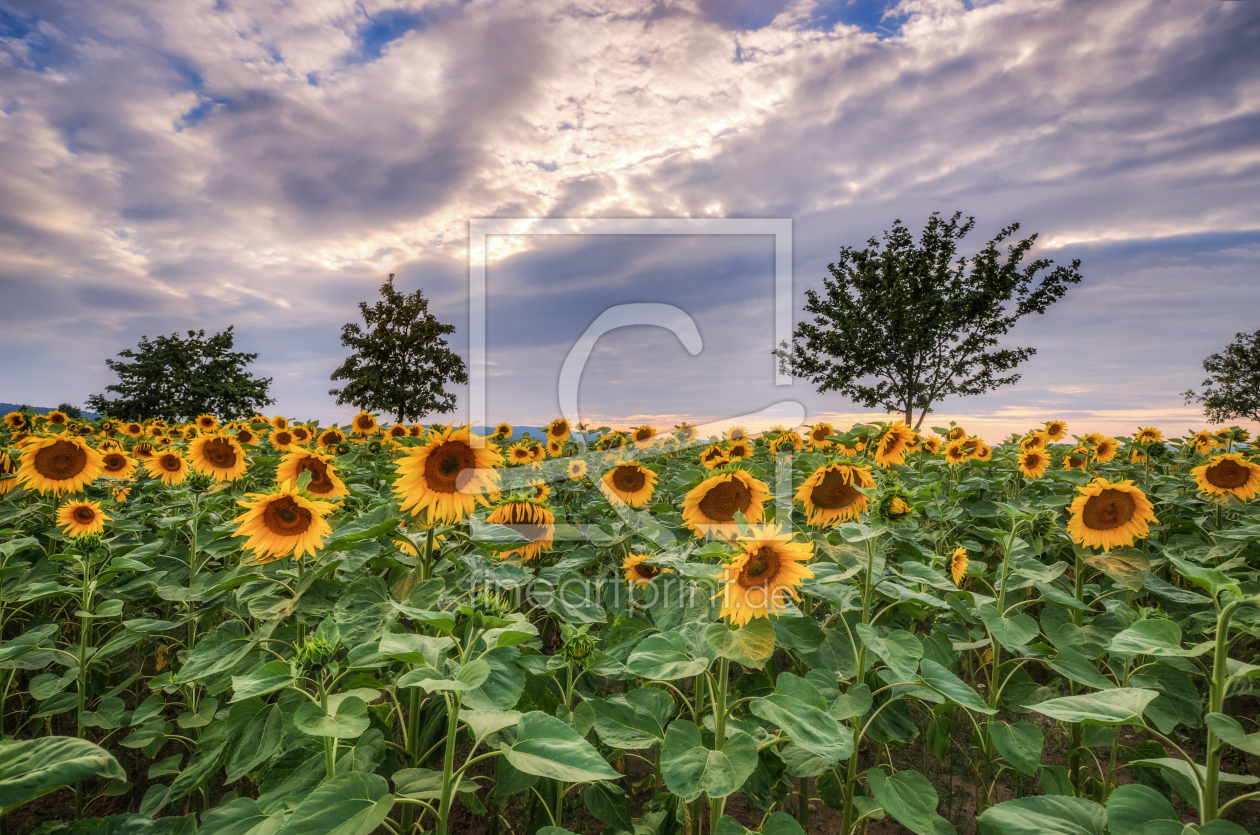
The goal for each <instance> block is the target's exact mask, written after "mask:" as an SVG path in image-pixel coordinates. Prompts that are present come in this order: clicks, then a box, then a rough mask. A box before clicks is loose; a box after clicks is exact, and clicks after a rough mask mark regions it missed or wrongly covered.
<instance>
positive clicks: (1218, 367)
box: [1182, 330, 1260, 423]
mask: <svg viewBox="0 0 1260 835" xmlns="http://www.w3.org/2000/svg"><path fill="white" fill-rule="evenodd" d="M1203 370H1204V371H1206V372H1207V374H1208V378H1207V379H1206V380H1204V381H1203V383H1202V384H1201V385H1203V387H1204V388H1203V393H1202V394H1197V393H1195V391H1194V389H1191V390H1189V391H1185V392H1182V394H1184V395H1185V398H1186V402H1187V403H1198V404H1200V405H1201V406H1203V413H1204V415H1206V417H1207V419H1208V422H1210V423H1225V422H1227V421H1231V420H1238V419H1240V418H1241V419H1243V420H1255V421H1260V330H1258V331H1256V332H1255V333H1236V334H1234V341H1233V342H1231V343H1230V344H1229V346H1228V347H1226V348H1225V350H1224V351H1222V352H1221V353H1219V354H1212V355H1211V356H1210V357H1208V358H1207V359H1205V360H1204V361H1203Z"/></svg>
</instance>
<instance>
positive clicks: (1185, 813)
mask: <svg viewBox="0 0 1260 835" xmlns="http://www.w3.org/2000/svg"><path fill="white" fill-rule="evenodd" d="M571 429H575V430H580V431H571ZM538 434H539V436H540V437H537V438H534V437H531V436H530V435H528V434H526V435H524V436H521V437H517V433H515V432H514V431H513V428H512V427H511V426H507V425H506V424H505V425H501V426H499V427H498V428H497V429H496V430H495V431H494V432H493V434H490V435H487V436H482V435H481V434H479V433H477V432H474V431H472V429H471V428H469V427H458V426H430V427H421V426H383V425H381V424H380V423H379V422H378V420H377V418H376V417H374V416H373V415H371V414H368V413H361V414H359V415H358V416H356V417H355V418H354V419H353V420H352V421H351V423H350V425H348V426H331V427H321V426H318V425H310V424H305V423H300V422H296V421H291V420H289V419H286V418H282V417H276V418H267V417H264V416H261V415H256V416H254V417H253V418H252V419H251V420H249V421H240V422H234V423H224V422H220V421H219V420H218V419H216V418H215V417H214V416H211V415H203V416H201V417H199V418H198V419H197V420H195V421H193V422H191V423H189V424H186V425H168V424H166V423H164V422H162V421H156V420H153V421H138V422H133V423H119V422H115V421H109V420H98V421H83V420H71V419H69V418H67V417H66V416H65V415H64V414H61V413H59V412H53V413H51V414H49V415H47V416H40V417H33V416H31V415H28V414H25V413H13V414H10V415H8V416H7V417H6V418H5V423H4V426H3V427H0V830H2V832H3V835H9V833H13V835H17V834H18V833H27V832H39V833H44V834H45V835H54V833H70V832H80V831H82V832H91V833H94V834H95V835H114V834H115V833H118V835H123V833H126V835H149V834H150V833H151V835H195V833H201V835H277V834H278V833H282V835H368V833H373V832H377V833H383V835H417V833H428V832H433V833H438V835H446V833H464V832H475V833H493V834H494V835H507V833H514V834H515V835H534V833H538V834H539V835H564V834H565V833H570V835H585V833H595V832H604V833H609V835H620V834H621V833H625V834H626V835H652V834H654V833H660V835H674V833H677V834H678V835H699V834H700V833H709V835H744V833H748V832H760V833H765V834H766V835H771V834H772V833H773V835H800V833H840V834H841V835H851V833H872V835H874V833H897V832H912V833H916V835H948V833H973V832H978V833H983V835H1042V833H1057V835H1106V833H1110V834H1111V835H1179V833H1191V832H1200V833H1211V834H1212V835H1242V834H1243V833H1248V832H1250V833H1255V832H1260V786H1258V785H1257V784H1260V709H1258V708H1260V698H1258V697H1260V511H1258V510H1257V508H1256V503H1255V502H1254V501H1253V500H1254V499H1255V498H1256V497H1257V496H1258V495H1260V463H1257V460H1256V458H1255V448H1254V447H1252V446H1250V445H1249V443H1248V441H1249V438H1248V435H1247V433H1246V432H1245V431H1243V430H1241V429H1238V428H1234V429H1226V430H1221V431H1216V432H1211V431H1207V430H1204V431H1201V432H1198V433H1195V434H1193V435H1190V436H1188V437H1181V438H1172V437H1167V438H1166V437H1165V436H1164V434H1163V433H1162V432H1161V431H1160V430H1159V429H1156V428H1141V429H1138V430H1137V431H1135V433H1134V434H1133V436H1132V437H1124V438H1112V437H1106V436H1104V435H1101V434H1085V435H1079V436H1078V435H1075V434H1072V433H1071V432H1070V431H1069V427H1068V426H1067V425H1066V424H1065V423H1064V422H1062V421H1058V420H1051V421H1048V422H1046V423H1044V424H1043V425H1041V426H1037V427H1034V428H1032V429H1031V430H1030V431H1029V432H1027V433H1026V434H1022V435H1015V436H1012V437H1011V438H1009V439H1008V440H1006V441H1005V442H1003V443H1001V444H999V445H996V446H990V445H989V444H988V443H986V442H985V441H984V440H982V439H980V438H978V437H974V436H972V435H970V434H969V433H968V432H966V431H965V430H964V429H963V428H961V427H959V426H955V425H952V424H951V425H950V426H947V427H939V428H935V429H932V430H930V431H924V432H923V434H919V433H918V432H915V431H913V430H911V429H910V428H909V427H907V426H906V425H905V424H902V423H892V424H885V423H871V424H866V425H857V426H853V427H852V428H850V429H848V430H847V431H846V430H843V429H841V428H838V427H833V426H830V425H827V424H825V423H820V424H816V425H813V426H805V427H799V428H798V429H796V430H792V429H789V428H783V427H776V428H774V429H771V430H769V431H767V432H764V433H761V434H759V435H758V436H757V437H752V436H751V435H750V434H749V433H748V432H747V431H745V430H743V429H741V428H739V427H736V428H733V429H731V430H729V431H727V432H725V433H723V436H722V437H716V436H715V437H707V436H705V434H704V433H703V432H701V431H700V430H698V429H697V428H696V427H692V426H687V425H683V426H677V427H674V428H673V429H672V430H660V431H658V430H657V429H655V428H653V427H651V426H641V427H636V428H634V429H629V430H625V431H613V430H610V429H608V428H606V427H601V428H599V429H591V428H587V427H580V426H579V427H572V428H571V427H570V426H569V425H568V423H567V422H566V421H564V420H563V419H561V420H557V421H555V422H553V423H552V424H551V425H550V426H548V427H546V428H545V429H543V430H539V431H538Z"/></svg>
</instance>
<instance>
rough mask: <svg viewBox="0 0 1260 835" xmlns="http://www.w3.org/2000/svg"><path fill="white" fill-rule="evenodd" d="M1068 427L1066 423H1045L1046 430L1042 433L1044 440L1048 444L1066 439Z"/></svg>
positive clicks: (1055, 421) (1060, 421) (1051, 421)
mask: <svg viewBox="0 0 1260 835" xmlns="http://www.w3.org/2000/svg"><path fill="white" fill-rule="evenodd" d="M1067 430H1068V425H1067V421H1062V420H1050V421H1046V428H1045V429H1043V430H1042V431H1043V432H1044V433H1045V436H1046V440H1047V441H1049V442H1050V443H1054V442H1055V441H1061V440H1063V439H1064V438H1066V437H1067Z"/></svg>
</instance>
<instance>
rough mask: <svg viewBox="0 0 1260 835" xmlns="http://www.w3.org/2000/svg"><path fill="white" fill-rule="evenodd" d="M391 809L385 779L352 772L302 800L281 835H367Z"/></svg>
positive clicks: (392, 805)
mask: <svg viewBox="0 0 1260 835" xmlns="http://www.w3.org/2000/svg"><path fill="white" fill-rule="evenodd" d="M393 807H394V796H393V795H392V794H390V793H389V784H388V783H386V782H385V778H383V777H378V776H377V775H375V774H363V773H361V772H355V771H352V772H350V773H349V774H341V775H338V776H337V777H334V778H333V779H331V780H327V781H325V782H323V783H320V784H319V786H318V787H317V788H316V789H315V790H314V791H312V792H311V793H310V794H308V795H307V796H306V797H305V798H303V799H302V802H301V803H299V804H298V807H297V808H296V809H294V810H293V815H292V816H291V817H290V818H289V822H288V823H287V824H285V827H284V829H283V830H282V832H283V833H284V835H368V833H370V832H372V831H373V830H375V829H376V827H378V826H380V825H381V821H383V820H385V818H386V816H387V815H389V810H390V809H392V808H393Z"/></svg>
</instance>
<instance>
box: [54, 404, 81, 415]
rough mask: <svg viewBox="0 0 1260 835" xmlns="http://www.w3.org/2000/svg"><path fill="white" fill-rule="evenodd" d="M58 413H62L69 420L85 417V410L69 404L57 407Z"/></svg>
mask: <svg viewBox="0 0 1260 835" xmlns="http://www.w3.org/2000/svg"><path fill="white" fill-rule="evenodd" d="M57 411H59V412H61V413H62V414H64V415H65V416H66V417H68V418H81V417H83V410H82V409H80V408H79V407H78V406H71V405H70V404H69V403H62V404H61V405H60V406H58V407H57Z"/></svg>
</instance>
